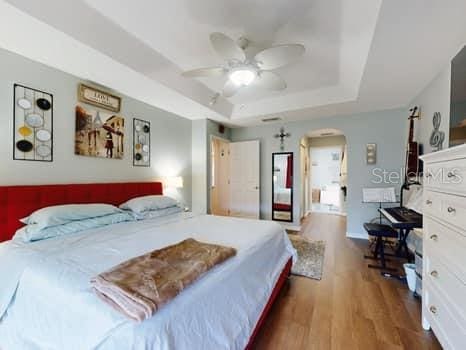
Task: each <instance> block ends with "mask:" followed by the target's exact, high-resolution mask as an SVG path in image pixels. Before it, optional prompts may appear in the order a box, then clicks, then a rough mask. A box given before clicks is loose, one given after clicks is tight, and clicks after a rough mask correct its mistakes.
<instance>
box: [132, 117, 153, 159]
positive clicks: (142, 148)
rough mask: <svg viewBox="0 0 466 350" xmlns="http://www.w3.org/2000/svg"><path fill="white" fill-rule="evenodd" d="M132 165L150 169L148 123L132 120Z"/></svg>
mask: <svg viewBox="0 0 466 350" xmlns="http://www.w3.org/2000/svg"><path fill="white" fill-rule="evenodd" d="M133 165H134V166H143V167H150V122H148V121H146V120H141V119H137V118H134V119H133Z"/></svg>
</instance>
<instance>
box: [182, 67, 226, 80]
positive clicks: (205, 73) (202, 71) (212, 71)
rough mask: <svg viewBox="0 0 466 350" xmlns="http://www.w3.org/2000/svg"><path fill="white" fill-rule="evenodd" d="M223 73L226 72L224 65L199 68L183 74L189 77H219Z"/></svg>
mask: <svg viewBox="0 0 466 350" xmlns="http://www.w3.org/2000/svg"><path fill="white" fill-rule="evenodd" d="M223 74H225V69H224V68H223V67H209V68H198V69H193V70H188V71H186V72H183V73H181V75H182V76H184V77H187V78H196V77H219V76H222V75H223Z"/></svg>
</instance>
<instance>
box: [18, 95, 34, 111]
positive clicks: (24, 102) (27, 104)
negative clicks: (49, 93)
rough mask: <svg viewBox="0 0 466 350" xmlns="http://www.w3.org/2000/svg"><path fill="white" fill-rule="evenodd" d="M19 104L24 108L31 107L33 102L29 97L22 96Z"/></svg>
mask: <svg viewBox="0 0 466 350" xmlns="http://www.w3.org/2000/svg"><path fill="white" fill-rule="evenodd" d="M18 106H19V107H21V108H22V109H31V107H32V103H31V101H29V100H28V99H27V98H20V99H19V100H18Z"/></svg>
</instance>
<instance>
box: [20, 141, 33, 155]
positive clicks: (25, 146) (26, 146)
mask: <svg viewBox="0 0 466 350" xmlns="http://www.w3.org/2000/svg"><path fill="white" fill-rule="evenodd" d="M16 148H17V149H19V150H20V151H21V152H23V153H29V152H31V151H32V149H33V148H34V145H33V144H32V143H31V142H29V141H28V140H19V141H18V142H16Z"/></svg>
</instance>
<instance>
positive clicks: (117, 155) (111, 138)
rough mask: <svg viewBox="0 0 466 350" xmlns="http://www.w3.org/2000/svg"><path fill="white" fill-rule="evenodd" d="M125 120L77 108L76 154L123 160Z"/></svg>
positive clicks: (105, 113)
mask: <svg viewBox="0 0 466 350" xmlns="http://www.w3.org/2000/svg"><path fill="white" fill-rule="evenodd" d="M124 138H125V118H123V117H122V116H120V115H117V114H112V113H108V112H102V111H99V110H94V109H86V108H85V107H83V106H80V105H78V106H76V134H75V146H74V153H75V154H77V155H80V156H88V157H99V158H109V159H123V155H124Z"/></svg>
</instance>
